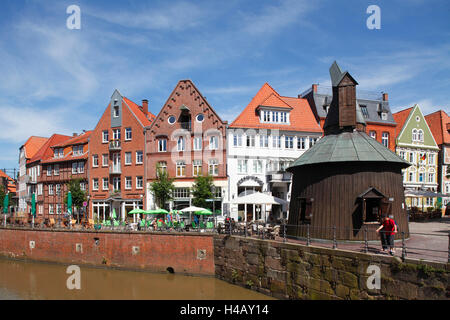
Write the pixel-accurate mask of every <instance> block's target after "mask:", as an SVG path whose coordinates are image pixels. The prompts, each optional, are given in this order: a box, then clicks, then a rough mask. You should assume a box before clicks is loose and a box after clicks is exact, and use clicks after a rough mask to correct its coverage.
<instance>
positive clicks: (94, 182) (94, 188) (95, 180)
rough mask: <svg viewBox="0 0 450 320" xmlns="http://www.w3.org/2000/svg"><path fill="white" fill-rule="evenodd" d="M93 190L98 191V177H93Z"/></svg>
mask: <svg viewBox="0 0 450 320" xmlns="http://www.w3.org/2000/svg"><path fill="white" fill-rule="evenodd" d="M92 190H94V191H98V178H93V179H92Z"/></svg>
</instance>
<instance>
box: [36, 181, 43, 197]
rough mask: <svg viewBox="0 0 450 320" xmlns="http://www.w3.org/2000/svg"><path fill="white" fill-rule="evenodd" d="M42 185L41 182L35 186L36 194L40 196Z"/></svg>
mask: <svg viewBox="0 0 450 320" xmlns="http://www.w3.org/2000/svg"><path fill="white" fill-rule="evenodd" d="M42 187H43V185H42V183H40V184H38V186H37V194H38V196H42Z"/></svg>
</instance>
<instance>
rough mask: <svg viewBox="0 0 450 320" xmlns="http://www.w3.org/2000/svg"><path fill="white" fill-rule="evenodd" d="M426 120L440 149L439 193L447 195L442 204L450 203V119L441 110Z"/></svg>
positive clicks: (428, 116)
mask: <svg viewBox="0 0 450 320" xmlns="http://www.w3.org/2000/svg"><path fill="white" fill-rule="evenodd" d="M425 120H426V121H427V123H428V126H429V127H430V130H431V132H432V133H433V136H434V139H435V140H436V143H437V145H438V147H439V153H438V174H437V178H438V179H437V182H438V192H440V193H443V194H445V195H447V197H445V198H443V199H442V204H443V205H446V204H447V203H449V202H450V117H449V116H448V114H447V113H446V112H445V111H443V110H439V111H436V112H434V113H431V114H429V115H427V116H425Z"/></svg>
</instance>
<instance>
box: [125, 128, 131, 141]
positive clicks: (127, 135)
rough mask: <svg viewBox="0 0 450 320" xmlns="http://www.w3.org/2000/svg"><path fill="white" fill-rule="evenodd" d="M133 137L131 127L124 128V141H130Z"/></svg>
mask: <svg viewBox="0 0 450 320" xmlns="http://www.w3.org/2000/svg"><path fill="white" fill-rule="evenodd" d="M132 139H133V131H132V129H131V128H125V141H131V140H132Z"/></svg>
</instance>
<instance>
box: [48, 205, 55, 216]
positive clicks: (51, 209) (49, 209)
mask: <svg viewBox="0 0 450 320" xmlns="http://www.w3.org/2000/svg"><path fill="white" fill-rule="evenodd" d="M54 213H55V209H54V207H53V205H52V204H49V205H48V214H54Z"/></svg>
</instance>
